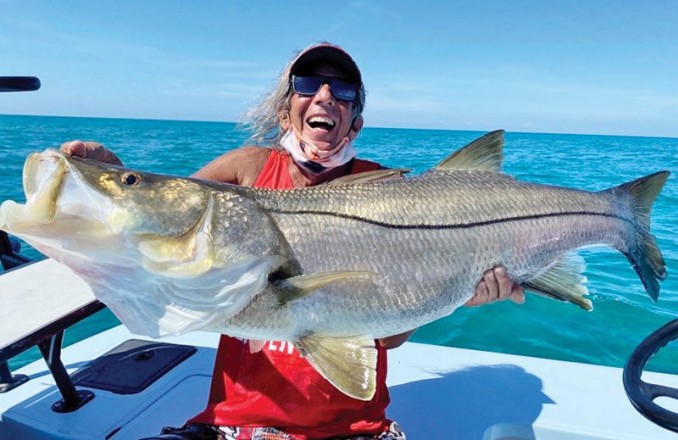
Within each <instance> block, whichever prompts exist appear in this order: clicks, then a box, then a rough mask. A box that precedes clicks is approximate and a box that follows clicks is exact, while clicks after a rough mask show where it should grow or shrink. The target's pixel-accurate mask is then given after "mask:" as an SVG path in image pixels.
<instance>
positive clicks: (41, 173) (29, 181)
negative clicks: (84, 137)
mask: <svg viewBox="0 0 678 440" xmlns="http://www.w3.org/2000/svg"><path fill="white" fill-rule="evenodd" d="M66 165H67V164H66V158H65V157H64V156H63V154H61V153H58V152H57V151H56V150H47V151H45V152H43V153H32V154H31V155H29V156H28V158H27V159H26V162H25V164H24V174H23V186H24V193H25V194H26V214H27V215H28V216H30V217H31V218H32V219H33V220H34V221H37V222H39V223H52V222H53V221H54V218H55V216H56V213H57V206H58V201H59V196H60V194H61V192H62V188H63V185H64V181H65V179H66V168H67V166H66Z"/></svg>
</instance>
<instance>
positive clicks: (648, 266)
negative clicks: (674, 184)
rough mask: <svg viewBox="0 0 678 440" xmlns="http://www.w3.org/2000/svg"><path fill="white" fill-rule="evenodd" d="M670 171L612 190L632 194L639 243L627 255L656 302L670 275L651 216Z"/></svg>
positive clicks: (642, 178)
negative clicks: (651, 223)
mask: <svg viewBox="0 0 678 440" xmlns="http://www.w3.org/2000/svg"><path fill="white" fill-rule="evenodd" d="M669 174H670V173H669V172H668V171H660V172H657V173H654V174H650V175H649V176H645V177H641V178H640V179H636V180H633V181H631V182H627V183H624V184H622V185H619V186H618V187H616V188H612V189H611V190H609V191H612V192H615V193H619V192H621V193H623V194H628V195H630V196H631V211H632V214H633V217H634V223H635V230H636V234H635V235H636V241H637V243H636V244H635V245H633V246H631V245H630V246H629V252H628V254H627V258H628V259H629V261H630V262H631V265H632V266H633V268H634V270H635V271H636V273H637V274H638V276H639V277H640V280H641V281H642V282H643V285H644V286H645V289H646V290H647V293H648V294H649V295H650V298H652V300H653V301H656V300H657V298H658V297H659V280H663V279H664V278H666V262H665V261H664V257H663V256H662V253H661V250H660V249H659V246H658V245H657V240H656V239H655V237H654V235H652V233H650V215H651V214H652V205H653V204H654V201H655V199H656V198H657V196H658V195H659V193H660V192H661V190H662V188H663V186H664V183H665V182H666V179H667V178H668V177H669Z"/></svg>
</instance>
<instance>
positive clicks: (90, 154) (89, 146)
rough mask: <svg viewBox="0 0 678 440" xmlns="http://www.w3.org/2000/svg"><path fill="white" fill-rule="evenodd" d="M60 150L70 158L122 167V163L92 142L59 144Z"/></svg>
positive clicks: (99, 145) (111, 153)
mask: <svg viewBox="0 0 678 440" xmlns="http://www.w3.org/2000/svg"><path fill="white" fill-rule="evenodd" d="M60 150H61V151H62V152H64V153H65V154H68V155H71V156H77V157H82V158H83V159H94V160H98V161H100V162H105V163H110V164H113V165H122V162H121V161H120V159H119V158H118V156H116V155H115V154H113V152H111V151H109V150H107V149H106V147H104V146H103V145H101V144H100V143H98V142H92V141H69V142H64V143H63V144H61V147H60Z"/></svg>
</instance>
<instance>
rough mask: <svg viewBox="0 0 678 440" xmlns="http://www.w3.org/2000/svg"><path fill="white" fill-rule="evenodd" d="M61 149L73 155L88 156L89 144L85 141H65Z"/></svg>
mask: <svg viewBox="0 0 678 440" xmlns="http://www.w3.org/2000/svg"><path fill="white" fill-rule="evenodd" d="M59 149H60V150H61V151H62V152H64V153H66V154H69V155H71V156H78V157H87V146H86V145H85V143H84V142H83V141H69V142H64V143H63V144H61V147H60V148H59Z"/></svg>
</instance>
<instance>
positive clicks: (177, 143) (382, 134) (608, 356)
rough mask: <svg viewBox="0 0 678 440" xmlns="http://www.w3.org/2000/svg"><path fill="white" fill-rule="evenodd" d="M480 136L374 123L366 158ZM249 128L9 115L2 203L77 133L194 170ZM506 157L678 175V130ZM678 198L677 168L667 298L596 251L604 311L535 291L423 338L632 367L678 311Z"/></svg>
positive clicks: (509, 152)
mask: <svg viewBox="0 0 678 440" xmlns="http://www.w3.org/2000/svg"><path fill="white" fill-rule="evenodd" d="M480 134H482V133H481V132H470V131H446V130H414V129H412V130H410V129H386V128H365V129H364V130H363V132H362V133H361V136H360V138H359V139H358V141H357V148H358V151H359V152H360V156H361V157H363V158H366V159H371V160H376V161H378V162H381V163H383V164H384V165H387V166H390V167H406V168H411V169H413V170H414V172H422V171H425V170H426V169H428V168H430V167H431V166H433V165H435V164H436V163H437V162H438V161H440V160H441V159H443V158H444V157H445V156H447V155H448V154H449V153H450V152H451V151H453V150H455V149H457V148H459V147H461V146H463V145H465V144H466V143H467V142H469V141H471V140H472V139H474V138H475V137H477V136H479V135H480ZM246 137H247V136H246V134H245V133H242V132H239V131H238V130H236V127H235V125H234V124H230V123H215V122H181V121H151V120H123V119H95V118H61V117H34V116H1V115H0V163H2V180H0V201H2V200H6V199H13V200H23V192H22V189H21V169H22V166H23V161H24V159H25V158H26V156H27V155H28V153H30V152H33V151H38V150H43V149H45V148H46V147H57V146H58V145H59V144H61V143H62V142H63V141H66V140H71V139H83V140H86V139H92V140H98V141H100V142H102V143H104V144H105V145H106V146H108V147H109V148H110V149H112V150H113V151H115V152H116V153H118V155H119V156H120V157H121V158H122V160H123V162H124V163H125V164H126V165H127V166H129V167H132V168H139V169H142V170H148V171H153V172H159V173H168V174H178V175H187V174H190V173H192V172H193V171H195V170H196V169H198V168H200V167H201V166H203V165H204V164H205V163H207V162H208V161H209V160H211V159H212V158H214V157H216V156H217V155H219V154H220V153H222V152H225V151H227V150H230V149H233V148H236V147H238V146H240V145H242V143H243V142H244V140H245V139H246ZM505 156H506V158H505V167H504V169H505V171H506V172H507V173H509V174H512V175H514V176H516V177H517V178H519V179H522V180H527V181H532V182H538V183H549V184H556V185H564V186H571V187H577V188H582V189H589V190H601V189H604V188H607V187H610V186H613V185H617V184H620V183H622V182H625V181H627V180H631V179H634V178H636V177H640V176H642V175H645V174H649V173H652V172H655V171H658V170H662V169H667V170H670V171H673V172H678V139H672V138H645V137H624V136H597V135H561V134H534V133H507V135H506V147H505ZM677 206H678V183H677V182H676V176H675V175H672V176H671V177H670V178H669V180H668V182H667V185H666V187H665V188H664V191H663V192H662V194H661V195H660V196H659V198H658V200H657V202H656V204H655V208H654V212H653V224H652V226H653V231H654V233H655V234H656V236H657V241H658V243H659V246H660V247H661V248H662V250H663V252H664V257H665V259H666V262H667V267H668V272H669V277H668V278H667V279H666V280H665V281H664V282H663V283H662V293H661V296H660V299H659V301H658V302H657V303H653V302H652V301H651V300H650V299H649V298H648V296H647V295H646V294H645V291H644V289H643V287H642V284H641V283H640V281H639V280H638V278H637V277H636V274H635V272H634V271H633V270H632V269H631V266H630V265H629V264H628V262H627V261H626V259H625V258H624V257H623V256H622V255H621V254H618V253H616V252H613V251H609V250H586V251H582V255H584V257H585V258H586V261H587V264H588V266H587V273H586V276H587V277H588V279H589V289H590V291H591V300H592V301H593V304H594V311H593V312H590V313H588V312H585V311H583V310H581V309H579V308H578V307H576V306H572V305H570V304H564V303H558V302H555V301H552V300H548V299H545V298H541V297H538V296H536V295H529V297H528V300H527V302H526V303H525V304H524V305H515V304H512V303H510V302H505V303H500V304H493V305H489V306H483V307H477V308H469V307H464V308H462V309H460V310H458V311H457V312H455V313H454V314H453V315H451V316H449V317H446V318H443V319H440V320H438V321H436V322H434V323H431V324H429V325H428V326H426V327H424V328H421V329H419V331H418V332H417V333H415V335H414V337H413V340H415V341H419V342H427V343H433V344H439V345H449V346H455V347H465V348H474V349H481V350H490V351H499V352H506V353H514V354H523V355H530V356H539V357H546V358H553V359H563V360H571V361H578V362H587V363H595V364H603V365H611V366H622V365H623V364H624V362H625V361H626V359H627V358H628V356H629V355H630V354H631V352H632V351H633V349H634V348H635V347H636V346H637V345H638V343H640V341H641V340H642V339H644V338H645V337H646V336H647V335H648V334H649V333H650V332H652V331H653V330H655V329H656V328H658V327H660V326H661V325H663V324H665V323H666V322H668V321H670V320H671V319H673V318H674V317H676V316H678V275H677V274H678V235H677V234H676V233H675V230H676V228H677V227H678V214H677V211H676V207H677ZM24 250H25V253H27V254H28V255H30V256H32V257H38V255H37V253H36V252H35V251H33V250H31V249H26V247H25V248H24ZM1 294H2V292H0V295H1ZM67 294H68V292H64V295H67ZM36 307H39V305H38V304H36ZM116 324H117V321H116V319H115V317H113V316H112V314H111V313H110V312H108V311H102V312H100V313H99V314H97V315H95V316H93V317H91V318H88V319H87V320H85V321H83V322H82V323H80V324H78V325H77V326H76V327H74V328H72V329H70V330H69V331H67V334H66V343H67V344H70V343H73V342H75V341H77V340H80V339H83V338H86V337H87V336H89V335H91V334H93V333H96V332H98V331H101V330H102V329H105V328H109V327H111V326H114V325H116ZM37 357H38V354H37V351H30V352H27V353H25V354H23V355H22V356H20V357H19V358H17V359H15V360H13V361H12V362H11V366H12V367H13V368H16V367H18V366H20V365H23V364H25V363H27V362H29V361H32V360H34V359H36V358H37ZM651 369H653V370H657V371H664V372H678V350H675V349H674V348H673V347H671V346H669V347H668V348H667V349H666V350H664V351H663V352H662V353H661V354H660V355H659V356H657V357H656V358H655V359H653V360H652V362H651Z"/></svg>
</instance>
